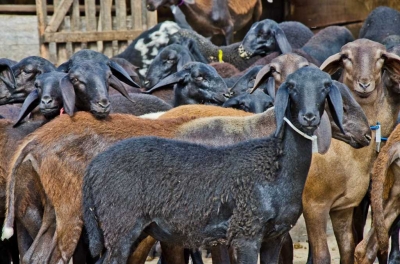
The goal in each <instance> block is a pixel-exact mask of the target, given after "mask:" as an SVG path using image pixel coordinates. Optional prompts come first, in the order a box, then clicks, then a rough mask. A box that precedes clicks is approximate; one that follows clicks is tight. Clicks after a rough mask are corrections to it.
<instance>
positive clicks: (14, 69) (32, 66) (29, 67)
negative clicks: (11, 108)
mask: <svg viewBox="0 0 400 264" xmlns="http://www.w3.org/2000/svg"><path fill="white" fill-rule="evenodd" d="M4 70H6V71H8V72H9V73H4V74H5V75H6V76H4V77H2V80H3V82H1V83H0V104H12V103H22V102H24V100H25V98H26V97H27V96H28V94H29V93H30V92H31V91H32V90H33V89H34V86H33V83H34V81H35V77H36V76H38V75H40V74H42V73H45V72H50V71H55V70H56V67H55V66H54V65H53V64H52V63H51V62H50V61H48V60H46V59H44V58H41V57H37V56H30V57H26V58H24V59H22V60H21V61H19V62H18V63H16V64H14V65H12V66H11V67H6V68H3V72H4Z"/></svg>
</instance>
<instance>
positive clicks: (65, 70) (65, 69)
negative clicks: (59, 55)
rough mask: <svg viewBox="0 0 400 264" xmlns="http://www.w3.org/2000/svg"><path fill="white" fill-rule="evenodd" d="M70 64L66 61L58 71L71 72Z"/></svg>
mask: <svg viewBox="0 0 400 264" xmlns="http://www.w3.org/2000/svg"><path fill="white" fill-rule="evenodd" d="M69 64H70V61H66V62H64V63H63V64H61V65H60V66H58V67H57V71H59V72H68V71H69Z"/></svg>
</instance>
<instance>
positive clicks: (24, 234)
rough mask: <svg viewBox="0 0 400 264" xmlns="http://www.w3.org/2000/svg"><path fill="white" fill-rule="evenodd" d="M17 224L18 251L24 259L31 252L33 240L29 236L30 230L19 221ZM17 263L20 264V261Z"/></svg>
mask: <svg viewBox="0 0 400 264" xmlns="http://www.w3.org/2000/svg"><path fill="white" fill-rule="evenodd" d="M15 222H16V227H17V244H18V251H19V252H20V255H21V257H22V256H24V255H25V253H26V252H27V251H28V250H29V247H30V246H31V245H32V243H33V240H32V238H31V236H30V235H29V232H28V230H27V229H26V228H25V227H24V226H23V225H22V224H21V222H20V221H18V219H17V220H16V221H15ZM15 263H19V259H18V261H17V262H15Z"/></svg>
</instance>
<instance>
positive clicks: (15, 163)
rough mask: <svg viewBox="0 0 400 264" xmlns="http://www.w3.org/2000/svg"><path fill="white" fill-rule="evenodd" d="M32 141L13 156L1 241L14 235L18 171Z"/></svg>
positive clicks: (25, 143) (23, 145)
mask: <svg viewBox="0 0 400 264" xmlns="http://www.w3.org/2000/svg"><path fill="white" fill-rule="evenodd" d="M30 141H31V140H26V141H25V142H24V143H22V144H21V146H20V147H19V148H18V150H17V151H16V152H15V154H14V156H13V160H12V161H11V165H10V168H11V170H9V171H10V173H9V174H8V177H7V189H6V193H7V195H6V197H7V200H6V205H7V208H6V216H5V220H4V225H3V230H2V234H1V240H4V239H10V237H12V236H13V235H14V227H13V226H14V218H15V179H16V177H17V171H18V168H19V166H20V165H21V163H22V162H23V161H24V159H25V158H26V156H27V154H28V151H24V150H25V147H26V146H27V145H28V144H29V142H30Z"/></svg>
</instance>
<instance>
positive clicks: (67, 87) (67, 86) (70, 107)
mask: <svg viewBox="0 0 400 264" xmlns="http://www.w3.org/2000/svg"><path fill="white" fill-rule="evenodd" d="M60 89H61V95H62V99H63V105H64V111H65V112H66V113H67V114H68V115H69V116H73V115H74V112H75V97H76V96H75V90H74V86H73V85H72V83H71V82H70V80H69V77H68V75H67V76H65V77H63V78H62V79H61V80H60Z"/></svg>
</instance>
